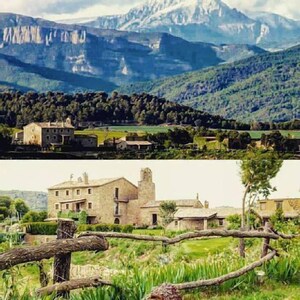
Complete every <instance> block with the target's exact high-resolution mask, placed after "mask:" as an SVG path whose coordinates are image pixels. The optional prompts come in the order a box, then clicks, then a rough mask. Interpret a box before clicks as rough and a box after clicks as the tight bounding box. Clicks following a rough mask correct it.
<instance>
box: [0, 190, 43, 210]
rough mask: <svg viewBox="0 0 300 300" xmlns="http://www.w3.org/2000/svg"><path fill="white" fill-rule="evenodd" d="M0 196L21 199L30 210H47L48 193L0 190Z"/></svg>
mask: <svg viewBox="0 0 300 300" xmlns="http://www.w3.org/2000/svg"><path fill="white" fill-rule="evenodd" d="M0 196H8V197H10V198H11V199H23V200H24V201H25V202H26V204H27V205H28V206H29V208H30V209H31V210H47V203H48V202H47V201H48V200H47V199H48V195H47V193H44V192H36V191H19V190H10V191H0Z"/></svg>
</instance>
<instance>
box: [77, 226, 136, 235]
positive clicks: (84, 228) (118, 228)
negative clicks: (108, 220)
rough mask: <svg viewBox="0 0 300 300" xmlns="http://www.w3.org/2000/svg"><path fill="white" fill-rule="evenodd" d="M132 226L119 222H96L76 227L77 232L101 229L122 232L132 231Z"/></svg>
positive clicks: (102, 230)
mask: <svg viewBox="0 0 300 300" xmlns="http://www.w3.org/2000/svg"><path fill="white" fill-rule="evenodd" d="M133 229H134V227H133V226H132V225H119V224H96V225H86V224H80V225H78V227H77V232H83V231H101V232H109V231H113V232H123V233H132V231H133Z"/></svg>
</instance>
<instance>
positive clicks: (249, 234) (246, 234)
mask: <svg viewBox="0 0 300 300" xmlns="http://www.w3.org/2000/svg"><path fill="white" fill-rule="evenodd" d="M82 236H103V237H106V238H122V239H131V240H139V241H153V242H163V243H165V244H168V245H172V244H176V243H179V242H181V241H184V240H189V239H196V238H201V237H211V236H220V237H236V238H267V237H268V238H271V239H276V240H277V239H279V238H280V237H279V235H277V234H275V233H267V232H261V231H240V230H218V229H215V230H202V231H196V232H189V233H184V234H181V235H178V236H176V237H174V238H167V237H164V236H149V235H138V234H130V233H120V232H83V233H81V234H80V235H79V237H82Z"/></svg>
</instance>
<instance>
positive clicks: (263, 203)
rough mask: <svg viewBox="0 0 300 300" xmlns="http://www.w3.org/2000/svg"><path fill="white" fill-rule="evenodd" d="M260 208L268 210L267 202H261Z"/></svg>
mask: <svg viewBox="0 0 300 300" xmlns="http://www.w3.org/2000/svg"><path fill="white" fill-rule="evenodd" d="M260 210H266V203H265V202H261V203H260Z"/></svg>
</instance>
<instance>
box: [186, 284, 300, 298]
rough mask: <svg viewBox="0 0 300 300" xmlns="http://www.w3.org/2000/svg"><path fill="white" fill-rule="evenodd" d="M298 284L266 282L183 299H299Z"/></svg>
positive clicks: (187, 296)
mask: <svg viewBox="0 0 300 300" xmlns="http://www.w3.org/2000/svg"><path fill="white" fill-rule="evenodd" d="M299 295H300V284H298V285H297V284H294V285H292V284H284V283H279V282H268V283H266V284H264V285H262V286H260V285H257V286H253V289H251V290H245V291H243V292H239V291H236V290H235V291H234V292H231V293H218V292H215V291H213V292H207V293H205V292H204V293H201V296H200V295H195V294H191V295H185V296H184V298H183V299H184V300H200V299H201V300H208V299H209V300H242V299H243V300H299V299H300V297H299Z"/></svg>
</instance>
